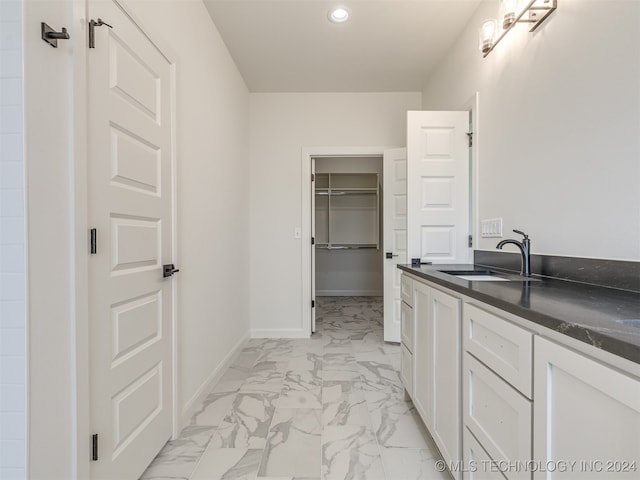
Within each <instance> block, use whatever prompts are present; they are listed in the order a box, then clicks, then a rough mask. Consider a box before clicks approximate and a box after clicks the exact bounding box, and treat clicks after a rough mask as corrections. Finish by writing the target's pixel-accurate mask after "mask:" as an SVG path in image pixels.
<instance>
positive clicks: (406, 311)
mask: <svg viewBox="0 0 640 480" xmlns="http://www.w3.org/2000/svg"><path fill="white" fill-rule="evenodd" d="M400 304H401V305H400V337H401V340H402V343H403V344H404V345H405V346H406V347H407V348H408V349H409V351H410V352H412V353H413V308H411V307H410V306H409V305H407V304H406V303H404V301H402V302H400Z"/></svg>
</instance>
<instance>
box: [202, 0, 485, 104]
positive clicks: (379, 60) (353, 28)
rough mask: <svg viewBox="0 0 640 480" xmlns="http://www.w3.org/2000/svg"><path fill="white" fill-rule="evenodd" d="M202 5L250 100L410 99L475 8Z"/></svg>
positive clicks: (348, 1) (438, 0) (361, 2)
mask: <svg viewBox="0 0 640 480" xmlns="http://www.w3.org/2000/svg"><path fill="white" fill-rule="evenodd" d="M204 3H205V5H206V7H207V9H208V11H209V14H210V15H211V18H212V19H213V21H214V23H215V24H216V26H217V27H218V30H219V31H220V34H221V35H222V38H223V39H224V42H225V43H226V45H227V47H228V49H229V51H230V52H231V55H232V57H233V59H234V60H235V62H236V64H237V66H238V68H239V69H240V73H241V74H242V76H243V78H244V80H245V82H246V84H247V86H248V88H249V90H250V91H252V92H405V91H406V92H417V91H421V90H422V88H423V86H424V84H425V83H426V81H427V79H428V78H429V75H430V74H431V72H432V71H433V69H434V68H435V67H436V66H437V64H438V63H439V61H440V60H441V58H442V57H443V56H444V55H445V54H446V52H447V50H448V49H449V48H450V47H451V45H452V44H453V42H454V41H455V40H456V39H457V38H458V36H459V35H460V33H461V32H462V30H463V28H464V27H465V25H466V24H467V22H468V21H469V18H470V17H471V15H472V14H473V13H474V11H475V9H476V8H477V7H478V5H479V3H480V0H344V1H341V0H336V1H333V0H204ZM336 5H343V6H346V7H347V8H348V9H349V10H350V11H351V18H350V20H349V21H348V22H346V23H344V24H334V23H331V22H329V21H328V20H327V12H328V10H329V8H331V7H332V6H336Z"/></svg>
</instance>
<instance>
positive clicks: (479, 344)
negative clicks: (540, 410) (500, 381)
mask: <svg viewBox="0 0 640 480" xmlns="http://www.w3.org/2000/svg"><path fill="white" fill-rule="evenodd" d="M462 323H463V348H464V350H466V351H468V352H470V353H472V354H473V355H474V356H475V357H476V358H478V359H479V360H480V361H482V362H483V363H484V364H485V365H487V366H488V367H489V368H490V369H491V370H493V371H494V372H496V373H497V374H498V375H500V376H501V377H502V378H504V379H505V380H506V381H507V382H509V383H510V384H511V385H513V386H514V387H515V388H517V389H518V390H520V391H521V392H522V393H523V394H524V395H525V396H527V397H528V398H532V396H531V383H532V379H531V369H532V366H531V365H532V352H533V335H532V334H531V332H528V331H527V330H525V329H523V328H520V327H518V326H516V325H514V324H512V323H510V322H508V321H507V320H504V319H503V318H500V317H498V316H497V315H494V314H492V313H489V312H485V311H484V310H481V309H480V308H477V307H475V306H473V305H469V304H466V303H465V305H464V320H463V322H462Z"/></svg>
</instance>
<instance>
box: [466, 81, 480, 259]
mask: <svg viewBox="0 0 640 480" xmlns="http://www.w3.org/2000/svg"><path fill="white" fill-rule="evenodd" d="M461 109H462V110H467V111H468V112H469V115H470V119H471V126H472V133H473V137H472V139H473V141H472V146H471V163H470V165H469V168H470V169H471V174H470V175H469V202H470V203H471V205H469V222H470V225H469V233H470V234H471V235H473V245H472V247H471V255H473V251H474V250H475V249H476V247H477V246H478V243H479V241H480V202H479V198H480V196H479V195H478V193H479V191H480V175H478V173H479V169H480V168H479V167H480V92H475V93H474V94H473V95H472V96H471V97H470V98H469V99H468V100H467V101H466V102H465V103H463V104H462V107H461ZM469 261H470V262H471V263H473V257H472V258H470V259H469Z"/></svg>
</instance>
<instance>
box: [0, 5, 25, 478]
mask: <svg viewBox="0 0 640 480" xmlns="http://www.w3.org/2000/svg"><path fill="white" fill-rule="evenodd" d="M0 32H2V34H0V65H1V67H0V478H2V479H6V480H20V479H26V478H27V474H26V465H27V463H26V460H27V457H26V443H27V441H26V438H27V437H26V433H27V432H26V430H27V424H26V411H27V408H26V406H27V400H26V361H27V356H26V320H27V316H26V302H25V298H26V277H25V273H26V256H25V203H24V196H25V188H24V158H23V148H22V141H23V135H22V134H23V123H22V118H23V103H24V102H23V96H22V90H23V88H22V78H23V76H22V2H21V0H14V1H2V2H0Z"/></svg>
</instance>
